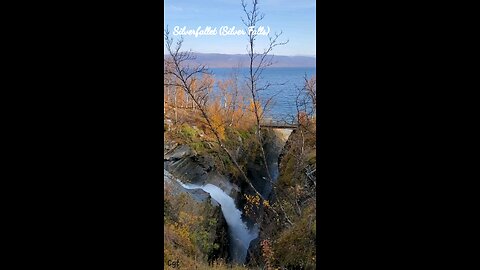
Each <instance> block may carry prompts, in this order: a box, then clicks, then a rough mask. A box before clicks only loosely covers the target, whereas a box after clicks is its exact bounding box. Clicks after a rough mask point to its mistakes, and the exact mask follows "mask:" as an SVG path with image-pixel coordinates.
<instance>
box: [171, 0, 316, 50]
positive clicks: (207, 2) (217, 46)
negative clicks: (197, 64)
mask: <svg viewBox="0 0 480 270" xmlns="http://www.w3.org/2000/svg"><path fill="white" fill-rule="evenodd" d="M250 1H251V0H247V3H248V4H250V3H251V2H250ZM258 2H259V7H260V10H261V12H263V13H265V18H264V19H263V20H262V21H261V22H260V25H263V26H265V27H267V26H269V27H270V29H271V34H273V32H280V31H283V34H282V36H281V37H282V38H281V39H280V40H281V41H285V40H287V39H288V40H289V42H288V44H287V45H284V46H279V47H276V48H275V49H274V54H276V55H309V56H315V55H316V49H315V47H316V41H315V40H316V26H315V16H316V15H315V8H316V4H315V0H258ZM164 6H165V9H164V15H165V17H164V18H165V19H164V20H165V21H164V25H165V26H166V25H168V27H169V29H170V32H173V29H174V27H175V26H180V27H183V26H186V29H187V30H189V29H194V30H196V29H197V28H198V27H199V26H200V27H202V29H204V28H205V27H207V26H211V27H212V28H217V30H219V29H220V27H222V26H228V27H232V26H235V28H236V29H245V26H244V25H243V23H242V20H241V17H244V14H243V9H242V6H241V0H204V1H199V0H165V1H164ZM250 6H251V4H250V5H249V7H250ZM173 37H174V38H178V37H179V36H173ZM184 40H185V41H184V45H183V49H186V50H188V49H191V50H192V51H194V52H202V53H229V54H245V53H246V46H247V44H248V38H247V36H246V35H240V36H221V35H219V34H217V35H211V36H198V37H195V36H184ZM267 40H268V39H267V38H266V37H265V36H259V37H258V49H263V48H264V47H265V45H264V44H266V41H267Z"/></svg>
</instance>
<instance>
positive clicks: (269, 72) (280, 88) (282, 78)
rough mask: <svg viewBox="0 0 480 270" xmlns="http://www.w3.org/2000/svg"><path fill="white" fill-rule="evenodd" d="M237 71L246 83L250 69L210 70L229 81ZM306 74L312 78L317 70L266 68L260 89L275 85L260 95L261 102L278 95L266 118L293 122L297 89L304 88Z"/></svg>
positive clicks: (219, 78) (216, 76) (218, 78)
mask: <svg viewBox="0 0 480 270" xmlns="http://www.w3.org/2000/svg"><path fill="white" fill-rule="evenodd" d="M235 70H236V72H237V73H238V74H239V76H238V79H239V81H240V80H241V81H242V82H244V81H245V79H246V76H247V75H248V74H249V73H248V68H238V69H232V68H210V71H211V72H212V73H213V75H214V76H215V79H216V80H224V79H228V78H229V77H230V76H231V74H232V73H233V72H234V71H235ZM305 74H306V75H307V78H311V77H312V76H313V75H316V68H266V69H265V70H264V71H263V73H262V78H261V80H260V84H259V87H262V86H263V85H264V84H265V82H269V83H271V84H273V85H272V86H270V87H269V88H268V89H267V90H265V91H262V92H261V93H260V98H261V100H265V99H266V98H268V97H270V96H272V95H276V96H275V97H274V99H273V103H272V104H271V105H270V108H269V109H267V111H266V113H265V114H266V117H269V118H273V119H275V120H287V121H289V122H290V121H291V119H292V116H294V115H296V107H295V99H296V96H297V90H296V89H297V88H301V87H302V86H303V83H304V79H303V77H304V75H305ZM283 83H284V84H283ZM275 84H283V85H275Z"/></svg>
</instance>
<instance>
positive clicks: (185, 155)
mask: <svg viewBox="0 0 480 270" xmlns="http://www.w3.org/2000/svg"><path fill="white" fill-rule="evenodd" d="M164 168H165V169H166V170H167V171H168V172H169V173H171V174H172V175H173V176H175V177H177V178H178V179H180V180H181V181H182V182H185V183H193V184H198V185H204V184H207V183H210V184H213V185H215V186H217V187H219V188H221V189H222V190H223V191H224V192H225V193H226V194H228V195H229V196H230V197H232V198H233V199H234V200H235V199H236V197H237V196H238V194H239V192H240V188H239V187H238V186H236V185H235V184H232V183H231V182H230V181H229V179H228V178H227V177H225V176H223V175H220V174H218V173H217V172H216V171H215V170H214V169H213V168H214V160H213V158H212V157H208V156H199V155H197V153H196V152H195V151H194V150H192V149H191V148H190V147H189V146H187V145H181V146H178V147H176V148H175V149H173V150H171V151H170V153H168V154H166V155H164Z"/></svg>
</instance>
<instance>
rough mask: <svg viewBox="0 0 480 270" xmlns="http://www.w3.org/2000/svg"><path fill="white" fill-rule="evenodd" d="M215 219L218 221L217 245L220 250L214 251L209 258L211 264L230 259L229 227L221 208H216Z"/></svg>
mask: <svg viewBox="0 0 480 270" xmlns="http://www.w3.org/2000/svg"><path fill="white" fill-rule="evenodd" d="M214 218H215V219H216V220H217V221H218V222H217V227H216V229H215V230H216V233H215V235H216V239H215V243H218V244H219V248H218V250H216V251H214V252H213V253H212V254H211V255H210V256H209V258H208V261H209V262H211V261H213V260H215V259H219V258H227V259H229V258H228V257H229V249H230V243H229V239H228V225H227V221H226V220H225V217H224V216H223V213H222V210H221V209H220V206H219V207H216V208H215V214H214Z"/></svg>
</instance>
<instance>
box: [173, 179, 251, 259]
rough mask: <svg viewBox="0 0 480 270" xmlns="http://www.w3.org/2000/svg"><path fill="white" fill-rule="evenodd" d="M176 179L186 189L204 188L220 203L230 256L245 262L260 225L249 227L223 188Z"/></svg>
mask: <svg viewBox="0 0 480 270" xmlns="http://www.w3.org/2000/svg"><path fill="white" fill-rule="evenodd" d="M175 180H176V181H177V182H178V183H179V184H180V185H181V186H182V187H184V188H185V189H202V190H203V191H205V192H207V193H208V194H210V196H211V197H212V198H213V199H214V200H215V201H216V202H218V203H219V204H220V206H221V209H222V213H223V216H224V217H225V220H226V221H227V225H228V232H229V237H230V256H231V258H232V261H233V262H235V263H240V264H243V263H244V262H245V258H246V257H247V250H248V246H249V245H250V242H251V241H252V240H253V239H255V238H257V236H258V225H257V224H255V225H254V227H253V228H251V229H248V226H247V224H246V223H245V222H243V221H242V212H241V211H240V210H238V208H237V206H236V205H235V202H234V200H233V198H231V197H230V196H228V195H227V194H226V193H225V192H224V191H223V190H222V189H220V188H219V187H217V186H215V185H212V184H205V185H203V186H201V185H196V184H190V183H187V184H184V183H182V182H181V181H180V180H178V179H177V178H175Z"/></svg>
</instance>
